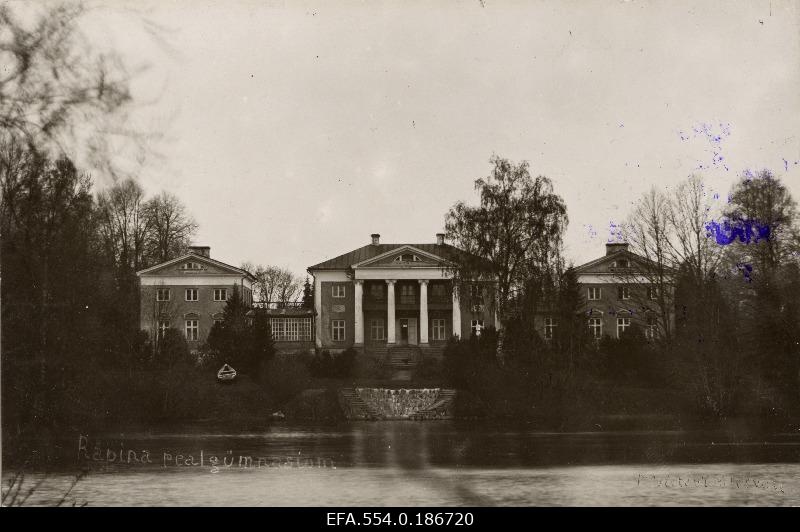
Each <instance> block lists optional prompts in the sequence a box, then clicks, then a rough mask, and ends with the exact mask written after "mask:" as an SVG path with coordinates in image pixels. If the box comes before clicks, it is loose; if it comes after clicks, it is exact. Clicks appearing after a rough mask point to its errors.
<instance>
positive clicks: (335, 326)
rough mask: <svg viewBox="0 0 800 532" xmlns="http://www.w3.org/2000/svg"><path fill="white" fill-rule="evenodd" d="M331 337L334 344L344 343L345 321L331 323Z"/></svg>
mask: <svg viewBox="0 0 800 532" xmlns="http://www.w3.org/2000/svg"><path fill="white" fill-rule="evenodd" d="M331 336H332V337H333V341H334V342H343V341H344V320H332V321H331Z"/></svg>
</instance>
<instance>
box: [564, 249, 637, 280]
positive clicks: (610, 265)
mask: <svg viewBox="0 0 800 532" xmlns="http://www.w3.org/2000/svg"><path fill="white" fill-rule="evenodd" d="M647 269H648V261H647V259H646V258H644V257H641V256H639V255H637V254H635V253H631V252H630V251H625V250H622V251H618V252H616V253H612V254H611V255H605V256H603V257H600V258H598V259H595V260H593V261H590V262H587V263H586V264H582V265H581V266H578V267H577V268H575V272H576V273H613V274H627V273H635V272H637V271H638V272H641V271H646V270H647Z"/></svg>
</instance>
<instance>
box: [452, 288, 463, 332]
mask: <svg viewBox="0 0 800 532" xmlns="http://www.w3.org/2000/svg"><path fill="white" fill-rule="evenodd" d="M452 334H453V335H456V336H458V337H459V338H461V306H460V304H459V299H458V287H457V286H456V282H455V281H453V331H452Z"/></svg>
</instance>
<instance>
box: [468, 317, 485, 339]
mask: <svg viewBox="0 0 800 532" xmlns="http://www.w3.org/2000/svg"><path fill="white" fill-rule="evenodd" d="M469 325H470V329H471V330H472V334H474V335H475V336H480V335H481V331H483V320H472V321H471V322H470V324H469Z"/></svg>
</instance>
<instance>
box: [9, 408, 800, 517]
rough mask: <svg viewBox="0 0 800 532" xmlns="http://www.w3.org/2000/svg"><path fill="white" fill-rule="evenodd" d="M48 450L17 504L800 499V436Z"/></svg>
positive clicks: (271, 440)
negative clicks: (57, 458) (54, 455)
mask: <svg viewBox="0 0 800 532" xmlns="http://www.w3.org/2000/svg"><path fill="white" fill-rule="evenodd" d="M60 452H61V455H62V458H61V466H62V467H59V468H57V469H58V471H57V472H55V473H48V474H47V475H45V474H44V473H42V472H41V471H39V472H28V473H26V476H25V478H24V480H23V482H22V489H21V490H20V496H19V497H18V498H17V502H19V501H20V500H21V498H22V497H23V496H24V494H25V493H27V490H28V488H29V487H31V486H33V485H35V484H36V483H40V484H39V485H38V486H37V488H36V489H35V490H33V492H32V494H31V495H30V497H29V498H28V499H27V500H26V501H25V504H26V505H56V504H59V503H62V504H66V505H72V504H77V505H83V504H86V505H89V506H123V505H124V506H136V505H147V506H151V505H152V506H317V505H322V506H389V505H392V506H394V505H403V506H405V505H479V506H486V505H515V506H519V505H523V506H534V505H535V506H548V505H582V506H583V505H592V506H594V505H623V506H643V505H736V506H738V505H769V506H776V505H780V506H783V505H797V504H800V434H775V435H771V436H769V437H760V438H755V437H745V436H741V435H738V434H730V433H728V434H724V433H710V432H708V433H699V432H691V433H685V432H652V431H648V432H586V433H551V432H537V431H535V430H532V429H529V428H525V427H513V428H509V427H503V426H492V425H486V424H481V423H476V422H472V423H465V422H451V421H436V422H403V421H392V422H388V421H387V422H354V423H349V424H342V425H339V426H333V427H320V426H308V425H283V424H278V425H274V426H271V427H269V428H266V429H264V430H263V431H250V432H246V433H228V432H225V431H221V430H212V429H208V428H202V429H201V428H197V427H194V428H191V427H190V428H182V429H181V430H179V431H176V430H170V431H166V430H153V429H149V430H141V429H139V430H132V431H131V430H128V431H113V432H108V433H105V434H98V435H80V434H78V433H76V434H75V435H74V437H73V438H71V439H65V440H64V442H63V444H62V446H61V448H60ZM80 470H83V471H85V472H86V474H85V476H83V477H82V478H81V480H79V481H78V482H77V483H74V486H73V487H72V489H71V491H69V493H68V494H67V495H66V497H65V493H66V492H67V490H69V488H70V486H71V485H72V484H73V479H74V478H75V473H76V472H78V471H80ZM12 476H13V475H12V472H9V471H7V470H6V471H4V474H3V479H4V482H3V489H4V492H7V491H8V486H7V483H8V481H9V480H10V479H11V477H12ZM7 501H8V499H7Z"/></svg>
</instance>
